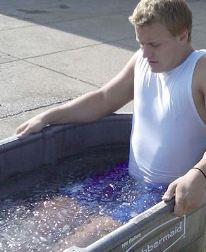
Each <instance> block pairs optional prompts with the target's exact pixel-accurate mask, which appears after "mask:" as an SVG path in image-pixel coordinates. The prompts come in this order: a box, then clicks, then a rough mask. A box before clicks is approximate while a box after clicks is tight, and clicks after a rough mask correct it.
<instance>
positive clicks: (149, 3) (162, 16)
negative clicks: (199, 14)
mask: <svg viewBox="0 0 206 252" xmlns="http://www.w3.org/2000/svg"><path fill="white" fill-rule="evenodd" d="M129 20H130V22H131V23H132V24H134V25H135V26H143V25H146V24H147V25H149V24H152V23H155V22H159V23H162V24H163V25H165V26H166V28H167V29H168V30H169V32H170V33H171V34H172V35H173V36H177V35H179V34H180V33H181V32H182V31H184V30H187V31H188V42H190V41H191V32H192V12H191V10H190V9H189V7H188V5H187V4H186V2H185V0H141V1H140V2H139V3H138V5H137V7H136V8H135V9H134V12H133V14H132V16H130V17H129Z"/></svg>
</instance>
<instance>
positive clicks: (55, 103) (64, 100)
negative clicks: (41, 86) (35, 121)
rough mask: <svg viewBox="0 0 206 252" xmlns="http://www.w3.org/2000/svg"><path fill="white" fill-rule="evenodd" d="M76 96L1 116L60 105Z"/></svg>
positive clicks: (11, 115)
mask: <svg viewBox="0 0 206 252" xmlns="http://www.w3.org/2000/svg"><path fill="white" fill-rule="evenodd" d="M76 97H77V96H74V97H72V98H71V97H70V98H68V99H63V100H61V101H57V102H53V103H50V104H45V105H41V106H39V107H35V108H28V109H25V110H22V111H19V112H16V113H10V114H7V115H4V116H0V120H4V119H7V118H9V117H15V116H17V115H20V114H23V113H26V112H31V111H35V110H38V109H42V108H47V107H50V106H53V105H58V104H61V103H64V102H68V101H71V100H73V99H74V98H76Z"/></svg>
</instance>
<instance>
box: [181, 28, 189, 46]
mask: <svg viewBox="0 0 206 252" xmlns="http://www.w3.org/2000/svg"><path fill="white" fill-rule="evenodd" d="M188 38H189V34H188V30H183V31H181V32H180V34H179V41H180V42H182V43H184V44H185V43H187V41H188Z"/></svg>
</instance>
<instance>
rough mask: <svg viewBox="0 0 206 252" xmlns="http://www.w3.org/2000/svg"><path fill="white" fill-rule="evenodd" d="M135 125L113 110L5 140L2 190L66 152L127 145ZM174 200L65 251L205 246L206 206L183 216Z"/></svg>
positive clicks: (0, 152)
mask: <svg viewBox="0 0 206 252" xmlns="http://www.w3.org/2000/svg"><path fill="white" fill-rule="evenodd" d="M130 129H131V115H130V114H123V115H112V116H110V117H107V118H105V119H103V120H100V121H98V122H95V123H91V124H84V125H63V126H53V127H48V128H46V129H44V130H43V131H42V132H41V133H38V134H35V135H31V136H29V137H27V138H25V139H23V140H19V139H15V138H14V137H12V138H8V139H5V140H2V141H0V183H1V185H0V191H1V196H3V197H6V196H7V195H8V193H9V192H10V191H9V184H10V181H12V180H14V178H16V177H20V176H22V175H24V174H26V173H29V172H33V171H34V170H37V169H39V167H47V166H58V163H59V162H61V160H64V159H65V158H69V157H72V156H74V155H80V154H81V153H83V152H85V150H92V149H95V148H97V147H105V146H110V147H111V148H112V147H115V146H124V147H126V148H127V149H128V148H129V137H130ZM35 176H36V177H37V178H35V179H38V176H37V175H35ZM5 181H6V183H5ZM14 181H16V180H14ZM28 183H29V182H28ZM5 185H6V186H5ZM7 185H8V186H7ZM18 186H19V188H20V187H21V186H23V185H22V184H21V183H19V185H18ZM1 196H0V197H1ZM173 205H174V200H172V201H170V202H168V203H167V204H165V203H164V202H160V203H159V204H157V205H155V206H154V207H152V208H150V209H148V210H147V211H145V212H143V213H142V214H140V215H138V216H136V217H134V218H133V219H131V220H130V221H129V222H128V223H126V224H124V225H122V226H121V227H119V228H117V229H116V230H114V231H113V232H111V233H109V234H108V235H105V236H104V237H103V238H101V239H99V240H98V241H96V242H94V243H93V244H91V245H89V246H88V247H85V248H78V247H76V246H73V247H69V248H67V249H66V250H65V252H71V251H73V252H75V251H79V252H81V251H82V252H84V251H85V252H103V251H105V252H106V251H116V252H121V251H128V252H129V251H139V252H151V251H152V252H160V251H173V252H174V251H181V252H184V251H185V252H186V251H187V252H188V251H191V252H192V251H196V252H197V251H202V252H204V251H206V249H205V248H206V232H205V226H206V218H205V217H206V206H203V207H201V208H200V209H198V210H196V211H194V212H192V213H191V214H189V215H187V216H183V217H181V218H178V217H175V216H174V215H173V214H172V209H173ZM0 239H1V238H0Z"/></svg>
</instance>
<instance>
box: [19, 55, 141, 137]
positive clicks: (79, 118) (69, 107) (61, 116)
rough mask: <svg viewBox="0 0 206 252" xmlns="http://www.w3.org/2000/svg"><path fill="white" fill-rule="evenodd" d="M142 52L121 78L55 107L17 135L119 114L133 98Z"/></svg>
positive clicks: (130, 62) (118, 77) (132, 59)
mask: <svg viewBox="0 0 206 252" xmlns="http://www.w3.org/2000/svg"><path fill="white" fill-rule="evenodd" d="M137 55H138V52H137V53H135V54H134V55H133V57H132V58H131V59H130V61H129V62H128V63H127V64H126V66H125V67H124V68H123V69H122V71H121V72H119V74H117V76H115V77H114V78H113V79H112V80H111V81H109V82H108V83H107V84H106V85H104V86H103V87H102V88H100V89H98V90H96V91H92V92H89V93H86V94H84V95H82V96H80V97H78V98H76V99H74V100H72V101H69V102H67V103H65V104H62V105H60V106H57V107H54V108H51V109H49V110H47V111H45V112H43V113H41V114H39V115H37V116H35V117H33V118H31V119H29V120H28V121H26V122H25V123H23V124H22V125H20V126H19V127H18V128H17V130H16V134H17V135H18V136H19V137H21V136H26V135H28V134H30V133H34V132H38V131H40V130H41V129H42V128H43V127H44V126H46V125H51V124H63V123H86V122H92V121H95V120H97V119H99V118H102V117H104V116H106V115H108V114H111V113H112V112H115V111H116V110H118V109H119V108H121V107H122V106H124V105H125V104H127V103H128V102H129V101H131V100H132V99H133V89H134V67H135V63H136V59H137Z"/></svg>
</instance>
